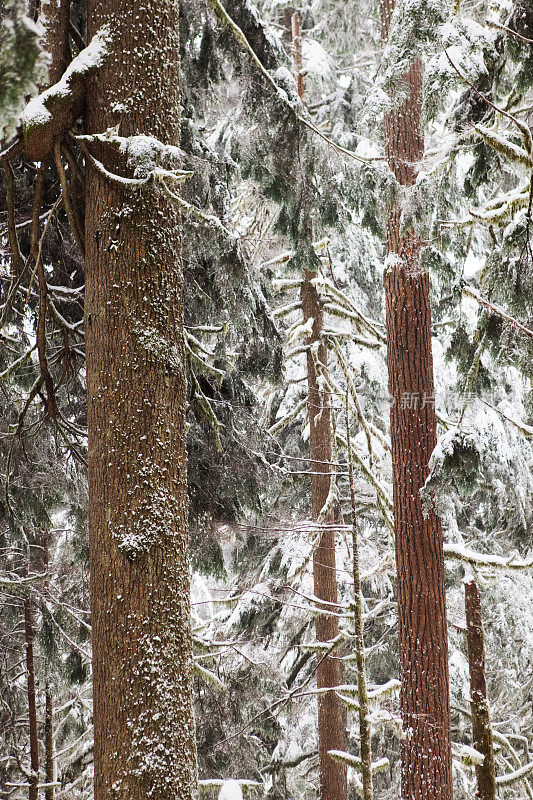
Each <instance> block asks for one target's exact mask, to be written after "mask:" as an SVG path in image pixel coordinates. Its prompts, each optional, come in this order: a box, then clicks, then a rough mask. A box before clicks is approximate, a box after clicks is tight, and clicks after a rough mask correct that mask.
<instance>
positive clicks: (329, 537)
mask: <svg viewBox="0 0 533 800" xmlns="http://www.w3.org/2000/svg"><path fill="white" fill-rule="evenodd" d="M291 30H292V55H293V72H294V77H295V80H296V82H297V86H298V95H299V96H300V99H301V100H303V98H304V94H305V84H304V76H303V70H302V67H303V62H302V36H301V31H300V17H299V14H298V13H295V14H293V15H292V17H291ZM304 194H305V192H304V193H303V195H302V196H304ZM307 233H308V236H307V238H308V241H306V246H307V247H308V248H309V249H310V250H312V244H311V242H312V231H311V226H309V229H308V231H306V234H307ZM303 277H304V280H303V283H302V290H301V301H302V310H303V317H304V322H307V321H308V320H309V319H311V318H312V319H313V330H312V335H311V337H310V339H309V342H308V343H309V344H310V345H313V343H317V342H318V343H319V344H318V349H317V351H316V352H317V360H318V362H319V363H321V364H324V365H326V364H327V349H326V347H325V345H324V344H323V342H321V334H322V328H323V316H324V315H323V312H322V307H321V304H320V298H319V296H318V292H317V290H316V288H315V287H314V286H313V284H312V283H311V281H312V279H313V278H315V277H316V273H315V272H312V271H310V270H305V272H304V276H303ZM307 386H308V407H309V427H310V433H309V455H310V458H311V469H312V471H313V475H312V478H311V513H312V517H313V519H314V520H319V518H320V517H321V511H322V509H323V508H324V504H325V502H326V500H327V497H328V495H329V488H330V483H331V467H330V462H331V417H330V409H329V398H328V397H327V395H325V394H324V393H323V392H321V391H320V389H319V384H318V375H317V370H316V365H315V361H314V359H313V356H312V354H311V352H310V351H308V352H307ZM335 521H336V509H335V507H334V506H333V505H332V508H331V509H330V511H328V513H327V514H326V515H325V516H324V517H322V518H321V522H323V523H324V525H326V526H333V525H334V524H335ZM313 583H314V593H315V597H318V598H320V599H321V600H325V601H326V602H327V603H336V602H337V572H336V559H335V532H334V530H333V528H332V527H330V528H329V530H328V529H327V528H326V529H325V530H323V531H322V532H321V533H320V539H319V543H318V546H317V547H316V549H315V551H314V553H313ZM324 608H325V609H326V610H329V611H331V610H332V609H333V608H334V606H331V605H325V606H324ZM315 628H316V638H317V641H318V642H331V641H332V640H333V639H335V638H336V637H337V636H338V634H339V623H338V619H337V617H334V616H326V615H318V616H317V618H316V623H315ZM316 677H317V688H318V689H324V688H328V687H331V686H339V684H340V683H341V679H342V665H341V661H340V660H339V658H338V653H337V657H333V658H332V657H330V656H326V657H325V658H323V657H322V656H319V657H318V664H317V672H316ZM345 749H346V710H345V708H344V706H343V704H342V702H341V700H340V699H339V698H338V697H337V695H336V694H335V692H326V693H325V694H319V695H318V751H319V759H320V798H321V800H346V797H347V791H348V785H347V771H346V767H345V765H344V764H341V763H339V762H338V761H334V760H333V759H332V758H331V757H330V756H329V755H328V750H343V751H344V750H345Z"/></svg>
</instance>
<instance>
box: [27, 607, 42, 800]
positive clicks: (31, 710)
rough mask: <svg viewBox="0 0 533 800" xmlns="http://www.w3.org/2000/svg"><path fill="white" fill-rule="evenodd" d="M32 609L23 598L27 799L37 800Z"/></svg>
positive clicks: (37, 755) (37, 757)
mask: <svg viewBox="0 0 533 800" xmlns="http://www.w3.org/2000/svg"><path fill="white" fill-rule="evenodd" d="M33 639H34V633H33V609H32V602H31V599H30V598H29V597H25V598H24V640H25V644H26V674H27V683H28V718H29V731H30V768H31V777H30V788H29V790H28V800H37V798H38V789H37V786H38V784H39V738H38V732H37V703H36V697H35V663H34V659H33Z"/></svg>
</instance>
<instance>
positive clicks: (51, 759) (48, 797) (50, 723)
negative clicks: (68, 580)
mask: <svg viewBox="0 0 533 800" xmlns="http://www.w3.org/2000/svg"><path fill="white" fill-rule="evenodd" d="M50 541H51V534H50V531H48V530H47V531H45V532H44V534H43V537H42V548H43V549H42V554H43V572H45V573H48V571H49V567H50ZM47 583H49V581H47ZM43 610H44V602H43V603H42V605H41V613H42V612H43ZM47 672H48V668H47ZM44 697H45V710H44V752H45V764H44V766H45V783H46V784H47V786H46V789H45V791H44V797H45V800H54V795H55V786H54V783H55V777H56V775H55V755H54V704H53V699H52V691H51V689H50V683H49V676H48V674H47V676H46V689H45V693H44Z"/></svg>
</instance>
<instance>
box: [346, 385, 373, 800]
mask: <svg viewBox="0 0 533 800" xmlns="http://www.w3.org/2000/svg"><path fill="white" fill-rule="evenodd" d="M346 444H347V450H348V465H349V467H348V470H349V480H350V501H351V504H352V561H353V594H354V632H355V661H356V665H357V698H358V700H359V737H360V740H361V773H362V778H363V800H373V797H374V786H373V783H372V728H371V725H370V720H369V719H368V714H369V707H368V691H367V686H366V672H365V637H364V628H365V624H364V617H363V595H362V592H361V575H360V570H359V543H358V536H357V518H356V504H355V483H354V474H353V459H352V445H351V441H350V420H349V416H348V391H347V392H346Z"/></svg>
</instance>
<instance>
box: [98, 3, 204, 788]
mask: <svg viewBox="0 0 533 800" xmlns="http://www.w3.org/2000/svg"><path fill="white" fill-rule="evenodd" d="M88 21H89V32H88V33H89V38H91V37H92V36H93V35H94V34H95V33H96V32H97V31H98V30H99V29H100V28H101V26H104V25H108V26H109V30H110V32H111V36H112V39H111V43H110V45H109V54H108V56H107V59H106V61H105V65H104V66H103V68H102V69H101V71H100V72H99V75H98V79H97V80H96V81H93V82H92V83H91V84H90V86H89V88H88V97H87V126H88V129H89V132H90V133H101V132H103V131H106V130H107V129H108V128H109V127H111V126H115V125H117V124H119V123H120V134H121V135H122V136H132V135H137V134H144V135H150V136H154V137H156V138H157V139H159V140H160V141H162V142H163V143H165V144H171V145H178V144H179V134H180V95H179V85H180V84H179V79H180V70H179V38H178V36H179V32H178V2H177V0H144V2H143V3H134V2H131V0H89V2H88ZM110 151H111V148H109V147H107V146H105V145H102V146H101V147H100V148H99V149H98V150H97V149H94V153H95V155H96V154H98V158H99V159H100V160H102V161H103V162H104V163H105V165H106V167H107V168H108V169H111V170H113V171H115V172H121V173H122V174H124V175H129V176H130V177H132V176H133V171H132V167H131V165H128V164H125V163H124V162H122V161H120V160H119V158H118V156H116V155H115V158H114V159H113V157H112V155H113V154H112V152H110ZM86 197H87V207H86V300H85V304H86V305H85V331H86V346H87V404H88V427H89V531H90V570H91V615H92V630H93V675H94V764H95V800H147V798H149V799H150V800H191V799H192V798H195V797H196V795H197V776H196V744H195V726H194V716H193V704H192V647H191V631H190V587H189V571H190V566H189V555H188V532H187V481H186V438H185V437H186V433H185V410H186V385H185V381H186V378H185V367H184V364H185V358H184V342H183V298H182V282H183V276H182V267H181V261H180V232H179V231H180V226H179V215H178V213H177V211H176V209H175V206H173V205H172V204H171V203H170V202H169V201H168V200H167V199H166V197H165V196H164V195H163V193H162V192H161V191H160V189H159V188H158V186H157V185H151V186H149V187H146V188H145V189H139V188H138V187H133V188H132V187H131V186H127V185H124V184H120V183H119V182H116V181H111V180H109V179H107V178H106V177H104V176H103V175H102V174H101V173H99V172H98V171H97V170H96V169H95V168H94V167H92V166H90V165H89V166H88V178H87V191H86Z"/></svg>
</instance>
